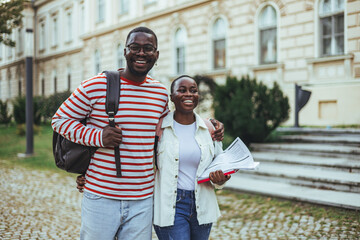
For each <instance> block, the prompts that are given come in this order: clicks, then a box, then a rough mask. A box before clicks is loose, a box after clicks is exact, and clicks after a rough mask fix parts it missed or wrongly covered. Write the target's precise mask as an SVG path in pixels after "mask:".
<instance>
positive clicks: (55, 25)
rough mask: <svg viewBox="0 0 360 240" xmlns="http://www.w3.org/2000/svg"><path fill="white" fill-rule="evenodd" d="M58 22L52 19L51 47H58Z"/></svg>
mask: <svg viewBox="0 0 360 240" xmlns="http://www.w3.org/2000/svg"><path fill="white" fill-rule="evenodd" d="M58 34H59V32H58V20H57V18H56V17H54V18H53V29H52V46H53V47H55V46H57V45H58V37H59V35H58Z"/></svg>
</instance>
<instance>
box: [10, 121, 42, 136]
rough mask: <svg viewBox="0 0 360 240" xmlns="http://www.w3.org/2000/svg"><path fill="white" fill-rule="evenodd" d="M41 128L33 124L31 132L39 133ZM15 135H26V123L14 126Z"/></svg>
mask: <svg viewBox="0 0 360 240" xmlns="http://www.w3.org/2000/svg"><path fill="white" fill-rule="evenodd" d="M40 130H41V127H40V126H38V125H35V124H34V125H33V133H34V134H35V135H37V134H39V133H40ZM15 133H16V135H19V136H25V135H26V125H25V124H24V123H21V124H18V125H17V126H16V131H15Z"/></svg>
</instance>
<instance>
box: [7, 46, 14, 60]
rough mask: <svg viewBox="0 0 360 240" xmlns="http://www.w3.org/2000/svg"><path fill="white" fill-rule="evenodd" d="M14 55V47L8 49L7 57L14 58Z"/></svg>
mask: <svg viewBox="0 0 360 240" xmlns="http://www.w3.org/2000/svg"><path fill="white" fill-rule="evenodd" d="M12 55H13V53H12V47H9V46H8V47H7V57H8V58H12Z"/></svg>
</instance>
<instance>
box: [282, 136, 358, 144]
mask: <svg viewBox="0 0 360 240" xmlns="http://www.w3.org/2000/svg"><path fill="white" fill-rule="evenodd" d="M280 139H281V140H282V141H287V142H314V143H343V144H350V145H355V146H360V135H355V134H341V135H314V134H311V135H307V134H302V135H283V136H280Z"/></svg>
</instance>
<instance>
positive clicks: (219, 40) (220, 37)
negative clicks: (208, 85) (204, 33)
mask: <svg viewBox="0 0 360 240" xmlns="http://www.w3.org/2000/svg"><path fill="white" fill-rule="evenodd" d="M212 41H213V42H212V43H213V68H214V69H221V68H225V66H226V24H225V21H224V20H223V19H222V18H218V19H217V20H216V21H215V23H214V25H213V28H212Z"/></svg>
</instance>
